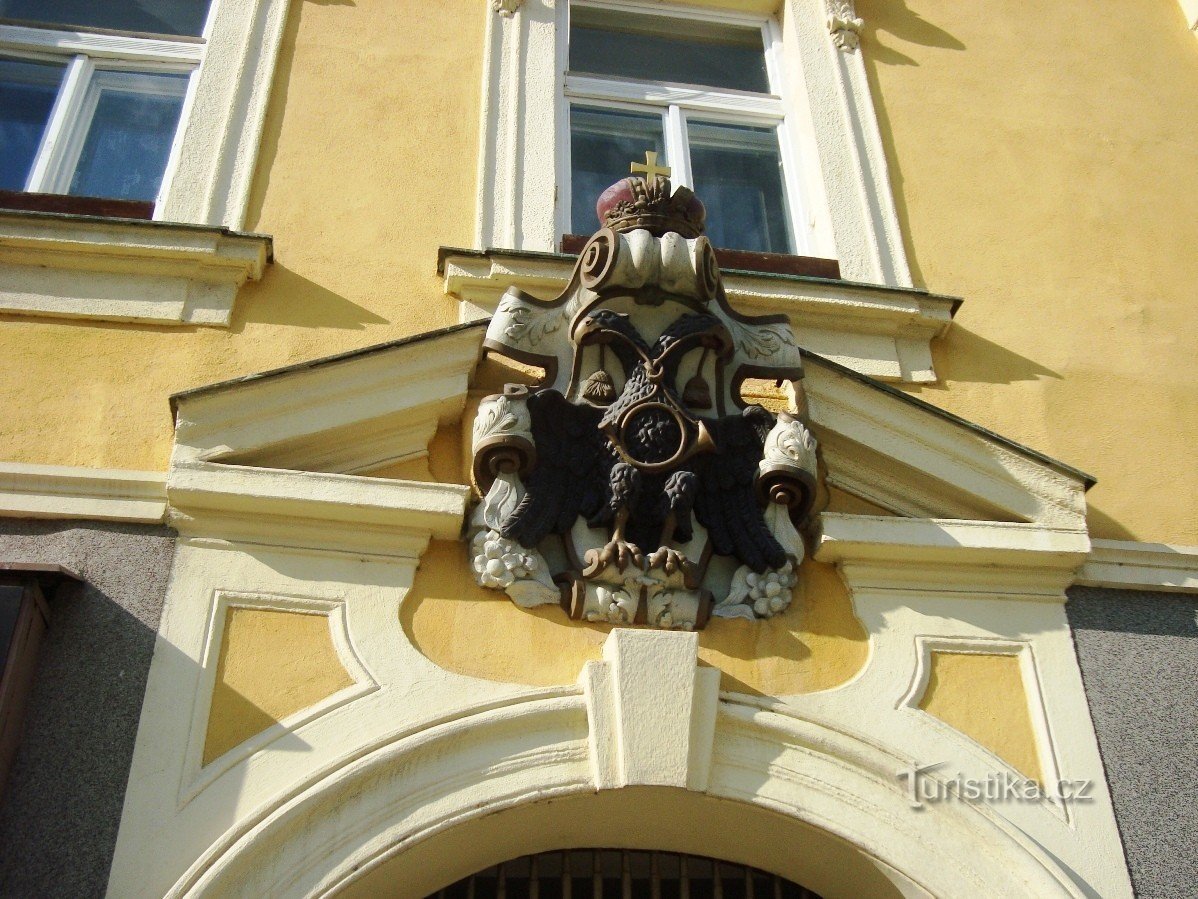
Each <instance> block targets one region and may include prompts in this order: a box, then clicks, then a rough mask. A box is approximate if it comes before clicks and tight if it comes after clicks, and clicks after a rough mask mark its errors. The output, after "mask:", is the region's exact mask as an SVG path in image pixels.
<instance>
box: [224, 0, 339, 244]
mask: <svg viewBox="0 0 1198 899" xmlns="http://www.w3.org/2000/svg"><path fill="white" fill-rule="evenodd" d="M309 3H312V4H315V5H316V6H356V5H357V4H356V2H355V0H300V2H299V3H293V4H291V8H290V9H289V10H288V11H287V24H286V25H285V26H284V27H283V38H282V40H281V41H280V43H279V57H278V60H277V61H276V63H275V72H274V78H273V80H272V82H271V85H270V102H269V105H268V107H267V110H266V120H265V121H264V122H263V125H262V140H261V142H260V143H259V145H258V159H257V162H256V163H255V174H254V180H253V184H251V186H250V196H249V202H248V204H247V205H246V211H245V226H246V230H249V231H253V230H254V229H255V228H257V227H258V223H259V221H260V220H261V218H262V203H263V200H264V198H265V197H266V191H267V188H268V187H269V186H270V173H271V170H272V169H273V168H274V165H275V159H276V158H277V157H278V155H279V135H280V133H281V132H282V130H283V116H284V110H286V109H287V88H288V85H289V84H290V82H291V70H292V66H294V64H295V44H296V39H297V37H298V35H299V27H300V16H301V15H302V13H303V8H304V6H305V5H307V4H309Z"/></svg>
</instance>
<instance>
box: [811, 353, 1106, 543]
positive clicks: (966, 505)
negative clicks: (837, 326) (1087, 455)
mask: <svg viewBox="0 0 1198 899" xmlns="http://www.w3.org/2000/svg"><path fill="white" fill-rule="evenodd" d="M804 362H805V366H804V371H805V377H804V378H803V381H802V387H803V395H804V396H805V397H806V402H807V409H808V411H809V413H810V418H811V428H812V431H813V432H814V434H815V436H816V439H817V440H818V441H819V445H820V449H821V451H822V454H823V459H824V462H825V464H826V465H827V468H828V483H829V485H831V486H835V487H840V488H842V489H844V490H847V491H848V492H850V493H853V494H855V495H857V496H860V497H862V498H864V499H866V500H869V501H870V502H872V503H874V504H875V505H878V506H880V507H882V508H883V509H886V510H888V511H891V512H895V513H897V514H899V515H904V516H908V517H912V518H964V519H976V520H984V521H1015V522H1018V521H1023V522H1037V523H1039V524H1043V525H1048V526H1052V527H1058V528H1064V529H1067V530H1084V529H1085V511H1086V501H1085V490H1086V487H1087V484H1088V482H1087V479H1086V478H1087V476H1086V475H1085V474H1083V473H1082V472H1079V471H1077V470H1076V469H1072V468H1070V467H1069V466H1067V465H1064V464H1062V463H1058V462H1054V461H1053V460H1051V459H1048V458H1047V457H1045V456H1042V455H1040V454H1039V453H1036V452H1034V451H1032V450H1029V449H1027V448H1024V447H1020V446H1019V445H1018V444H1015V443H1012V442H1011V441H1007V440H1005V439H1004V438H1002V437H1000V436H998V435H997V434H993V433H990V432H988V431H985V430H983V429H981V428H978V427H976V426H972V425H970V424H969V423H968V422H965V421H963V420H962V419H958V418H956V417H954V416H951V415H949V414H947V413H944V412H941V411H940V410H938V409H936V408H935V407H933V406H930V405H928V404H926V403H922V402H920V401H919V400H916V399H914V398H912V397H910V396H907V395H905V394H899V393H897V392H896V391H894V390H892V389H890V388H885V387H883V386H882V385H876V384H871V383H868V382H865V381H863V380H862V379H861V378H859V377H857V376H856V375H854V374H853V373H852V372H846V371H844V370H843V369H840V368H838V367H836V366H833V365H830V364H829V363H828V362H826V361H824V360H821V359H818V358H813V357H811V356H806V357H805V358H804Z"/></svg>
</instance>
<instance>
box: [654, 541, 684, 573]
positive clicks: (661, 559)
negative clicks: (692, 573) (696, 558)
mask: <svg viewBox="0 0 1198 899" xmlns="http://www.w3.org/2000/svg"><path fill="white" fill-rule="evenodd" d="M690 567H691V562H690V559H688V558H687V557H686V556H684V555H683V554H682V553H680V552H678V550H676V549H674V548H672V547H669V546H663V547H661V548H660V549H658V550H656V551H655V552H654V553H653V554H652V555H650V556H649V570H652V569H654V568H660V569H661V570H662V571H664V572H665V573H666V574H667V575H671V574H674V573H675V572H679V571H680V572H683V573H684V574H685V573H688V572H689V570H690Z"/></svg>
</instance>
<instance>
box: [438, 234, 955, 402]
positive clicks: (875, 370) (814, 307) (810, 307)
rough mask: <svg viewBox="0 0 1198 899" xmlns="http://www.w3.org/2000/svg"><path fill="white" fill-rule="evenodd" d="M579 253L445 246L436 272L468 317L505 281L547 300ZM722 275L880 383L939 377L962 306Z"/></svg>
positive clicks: (741, 300)
mask: <svg viewBox="0 0 1198 899" xmlns="http://www.w3.org/2000/svg"><path fill="white" fill-rule="evenodd" d="M717 252H718V251H717ZM576 258H577V257H576V256H574V255H571V254H568V253H538V252H531V251H525V250H520V251H516V250H497V249H490V250H465V249H458V248H455V247H442V248H441V250H440V253H439V254H438V259H437V274H438V275H440V276H441V277H442V278H444V283H445V292H446V293H447V294H449V295H450V296H453V297H455V298H456V299H457V300H458V301H459V303H460V311H459V316H460V319H461V320H462V321H464V322H465V321H471V320H474V319H478V318H485V317H488V316H490V314H491V313H492V312H493V311H494V310H495V307H496V305H497V304H498V302H499V297H500V296H501V295H502V294H503V292H504V291H505V290H507V289H508V288H509V287H517V288H519V289H520V290H523V291H527V292H528V293H530V294H532V295H533V296H536V297H540V298H541V299H552V298H553V297H555V296H556V295H557V294H558V293H559V292H560V291H561V290H562V289H563V288H565V286H566V282H567V281H568V280H569V278H570V272H571V271H572V270H573V268H574V262H575V260H576ZM793 258H795V259H799V258H801V257H793ZM819 261H820V262H823V261H825V260H819ZM723 277H724V289H725V290H726V291H727V294H728V300H729V302H731V304H732V305H733V307H735V308H737V309H740V310H742V311H744V312H747V313H753V314H758V315H759V314H764V313H769V312H785V313H786V314H787V315H788V316H790V318H791V321H792V322H793V323H794V329H795V337H796V338H797V339H798V342H799V346H801V347H802V348H803V349H805V350H810V351H812V352H814V353H818V354H820V355H821V356H824V357H826V358H828V359H831V360H833V361H834V362H838V363H840V364H841V365H843V366H845V367H846V368H850V369H852V370H853V371H856V372H859V373H860V374H863V375H868V376H869V377H871V378H876V379H878V380H881V381H897V382H907V383H915V384H926V383H932V382H934V381H936V372H935V370H934V368H933V366H932V351H931V341H932V338H934V337H939V336H941V335H942V334H944V332H945V331H946V330H947V329H948V327H949V325H950V324H951V323H952V318H953V315H954V314H955V313H956V311H957V307H958V306H960V304H961V300H960V298H958V297H950V296H942V295H939V294H933V293H928V292H927V291H925V290H919V289H916V288H911V287H886V286H883V285H880V284H864V283H860V282H855V281H844V280H841V279H838V278H824V277H813V276H811V275H796V274H779V273H776V272H763V271H749V270H745V269H737V268H724V269H723Z"/></svg>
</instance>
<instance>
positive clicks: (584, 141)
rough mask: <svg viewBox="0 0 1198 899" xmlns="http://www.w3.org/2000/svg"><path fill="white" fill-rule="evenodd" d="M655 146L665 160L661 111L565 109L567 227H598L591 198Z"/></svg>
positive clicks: (576, 230)
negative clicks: (567, 120)
mask: <svg viewBox="0 0 1198 899" xmlns="http://www.w3.org/2000/svg"><path fill="white" fill-rule="evenodd" d="M646 150H655V151H656V152H657V159H658V161H659V162H661V163H663V164H665V163H666V158H665V157H666V148H665V139H664V135H663V129H662V122H661V116H660V115H655V114H654V113H637V112H624V111H623V110H615V109H593V108H589V107H585V106H574V107H572V108H571V109H570V170H571V173H572V178H571V182H570V200H571V204H570V205H571V208H570V227H571V230H572V231H573V232H574V233H575V234H590V233H591V232H592V231H594V230H595V229H596V228H597V227H598V226H599V220H598V219H597V218H596V217H595V201H596V200H597V199H599V194H601V193H603V191H604V190H606V189H607V188H608V187H610V186H611V185H612V184H614V183H615V182H616V181H619V180H620V179H621V178H627V177H628V175H629V166H630V165H631V164H632V163H633V162H637V161H639V160H643V159H644V158H645V151H646Z"/></svg>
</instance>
